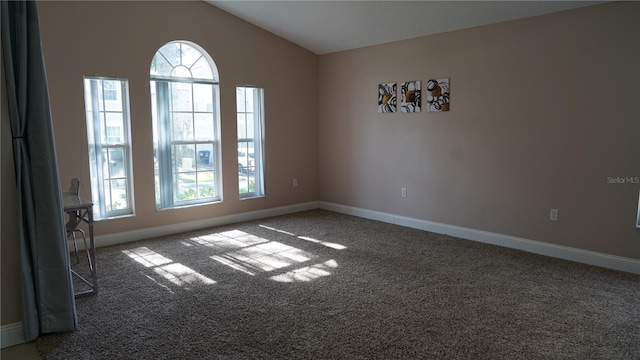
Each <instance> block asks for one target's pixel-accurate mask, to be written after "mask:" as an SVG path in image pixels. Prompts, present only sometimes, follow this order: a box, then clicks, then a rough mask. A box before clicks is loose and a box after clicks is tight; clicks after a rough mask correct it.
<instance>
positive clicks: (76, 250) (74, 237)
mask: <svg viewBox="0 0 640 360" xmlns="http://www.w3.org/2000/svg"><path fill="white" fill-rule="evenodd" d="M71 238H72V239H73V249H74V250H75V252H76V264H80V257H79V256H78V244H77V243H76V233H75V231H72V232H71Z"/></svg>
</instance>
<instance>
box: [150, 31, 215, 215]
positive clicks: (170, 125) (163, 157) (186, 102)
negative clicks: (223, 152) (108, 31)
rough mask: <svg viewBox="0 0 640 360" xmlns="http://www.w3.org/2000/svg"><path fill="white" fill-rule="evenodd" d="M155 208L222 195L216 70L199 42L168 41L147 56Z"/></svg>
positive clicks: (180, 204)
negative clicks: (149, 78)
mask: <svg viewBox="0 0 640 360" xmlns="http://www.w3.org/2000/svg"><path fill="white" fill-rule="evenodd" d="M150 76H151V108H152V117H153V146H154V148H153V154H154V174H155V190H156V208H158V209H167V208H173V207H178V206H186V205H191V204H201V203H207V202H215V201H220V200H221V193H222V186H221V174H220V170H221V166H219V165H220V141H219V139H220V138H219V128H220V120H219V114H218V107H219V105H218V104H219V100H218V70H217V68H216V66H215V63H214V62H213V60H212V59H211V57H210V56H209V55H208V54H207V53H206V52H205V51H204V50H203V49H202V48H200V47H199V46H198V45H196V44H194V43H190V42H186V41H172V42H170V43H167V44H166V45H164V46H162V47H161V48H160V49H159V50H158V51H157V52H156V54H155V55H154V57H153V60H152V61H151V69H150Z"/></svg>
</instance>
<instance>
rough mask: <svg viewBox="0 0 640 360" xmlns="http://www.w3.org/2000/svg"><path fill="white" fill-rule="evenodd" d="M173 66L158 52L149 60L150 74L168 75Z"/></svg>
mask: <svg viewBox="0 0 640 360" xmlns="http://www.w3.org/2000/svg"><path fill="white" fill-rule="evenodd" d="M172 69H173V66H172V65H171V64H170V63H169V62H168V61H167V59H166V58H165V57H164V56H162V55H161V54H159V53H156V55H155V56H154V57H153V60H152V61H151V75H162V76H169V75H170V74H171V70H172Z"/></svg>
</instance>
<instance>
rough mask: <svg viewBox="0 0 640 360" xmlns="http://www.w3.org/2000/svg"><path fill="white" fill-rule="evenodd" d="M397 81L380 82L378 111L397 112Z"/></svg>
mask: <svg viewBox="0 0 640 360" xmlns="http://www.w3.org/2000/svg"><path fill="white" fill-rule="evenodd" d="M396 87H397V84H396V83H384V84H378V112H379V113H389V112H392V113H393V112H396Z"/></svg>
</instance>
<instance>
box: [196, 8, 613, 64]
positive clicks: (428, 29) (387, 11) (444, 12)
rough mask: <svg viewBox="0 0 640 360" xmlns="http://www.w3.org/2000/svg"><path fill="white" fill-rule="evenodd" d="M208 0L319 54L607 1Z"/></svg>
mask: <svg viewBox="0 0 640 360" xmlns="http://www.w3.org/2000/svg"><path fill="white" fill-rule="evenodd" d="M205 1H207V2H208V3H210V4H212V5H214V6H216V7H218V8H220V9H222V10H224V11H226V12H229V13H231V14H233V15H235V16H237V17H239V18H242V19H244V20H246V21H248V22H250V23H253V24H255V25H257V26H259V27H261V28H263V29H265V30H267V31H269V32H272V33H274V34H276V35H278V36H280V37H283V38H285V39H287V40H289V41H292V42H294V43H296V44H298V45H300V46H302V47H304V48H306V49H308V50H311V51H312V52H314V53H316V54H327V53H332V52H336V51H342V50H350V49H355V48H360V47H364V46H370V45H378V44H383V43H387V42H391V41H396V40H404V39H410V38H414V37H419V36H424V35H431V34H436V33H441V32H447V31H452V30H458V29H465V28H470V27H475V26H479V25H486V24H491V23H497V22H502V21H508V20H515V19H521V18H525V17H531V16H536V15H542V14H547V13H552V12H558V11H563V10H568V9H573V8H577V7H582V6H588V5H594V4H598V3H602V2H605V1H482V0H476V1H424V0H423V1H370V0H360V1H336V0H324V1H317V0H316V1H314V0H289V1H271V0H261V1H245V0H235V1H230V0H205Z"/></svg>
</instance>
